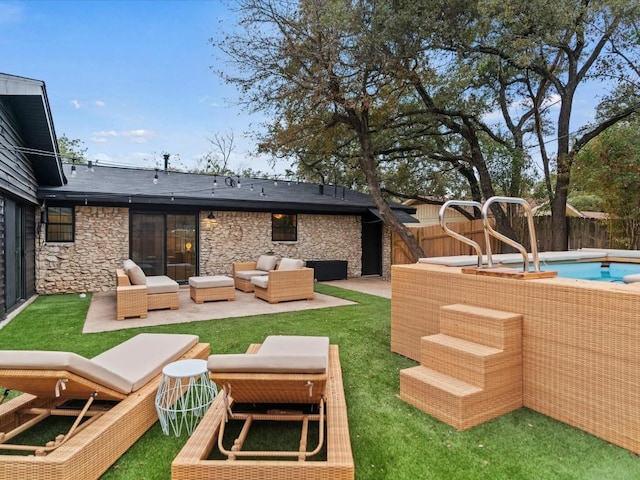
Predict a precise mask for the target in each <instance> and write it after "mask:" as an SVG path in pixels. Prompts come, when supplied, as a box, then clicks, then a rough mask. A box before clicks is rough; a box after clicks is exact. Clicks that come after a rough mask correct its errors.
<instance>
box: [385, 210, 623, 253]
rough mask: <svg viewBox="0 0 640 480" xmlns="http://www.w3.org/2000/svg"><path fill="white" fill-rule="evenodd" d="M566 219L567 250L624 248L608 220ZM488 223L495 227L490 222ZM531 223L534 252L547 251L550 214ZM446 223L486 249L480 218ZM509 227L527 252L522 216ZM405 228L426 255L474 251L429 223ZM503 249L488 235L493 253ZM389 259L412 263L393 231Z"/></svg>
mask: <svg viewBox="0 0 640 480" xmlns="http://www.w3.org/2000/svg"><path fill="white" fill-rule="evenodd" d="M567 222H568V227H569V249H570V250H577V249H579V248H624V247H622V246H621V245H620V243H619V242H618V240H619V239H617V238H614V235H612V233H611V232H612V231H613V230H612V228H611V225H612V221H611V220H599V219H593V218H577V217H568V218H567ZM491 225H492V226H494V227H495V224H494V223H492V224H491ZM534 225H535V229H536V238H537V243H538V251H539V252H546V251H550V250H551V235H552V225H551V217H550V216H537V217H534ZM447 226H448V227H449V228H450V229H451V230H453V231H454V232H457V233H460V234H462V235H464V236H465V237H467V238H470V239H471V240H473V241H475V242H477V243H479V244H480V246H481V247H482V251H483V252H486V248H485V242H484V233H483V227H482V220H472V221H469V222H459V223H452V224H448V225H447ZM513 227H514V230H515V231H516V234H517V236H518V238H519V239H520V240H519V241H520V242H521V243H522V245H524V247H525V248H526V249H527V251H531V249H530V247H529V232H528V229H527V219H526V217H519V218H518V219H516V221H515V222H514V225H513ZM409 230H411V232H412V233H413V234H414V235H415V237H416V238H417V239H418V243H419V244H420V246H421V247H422V250H423V251H424V254H425V256H426V257H448V256H451V255H475V253H476V252H475V251H474V250H473V248H471V247H469V246H468V245H466V244H464V243H462V242H460V241H458V240H456V239H454V238H451V237H450V236H449V235H447V234H446V233H445V232H444V231H443V230H442V228H441V227H440V225H433V226H429V227H409ZM504 248H505V245H504V244H503V243H502V242H498V241H497V240H496V239H495V238H493V237H492V238H491V251H492V252H493V253H502V251H503V249H504ZM391 259H392V264H393V265H401V264H407V263H413V260H411V256H410V255H409V253H408V250H407V247H406V245H405V243H404V242H403V241H402V239H400V237H398V235H397V234H396V233H395V232H394V233H393V234H392V241H391Z"/></svg>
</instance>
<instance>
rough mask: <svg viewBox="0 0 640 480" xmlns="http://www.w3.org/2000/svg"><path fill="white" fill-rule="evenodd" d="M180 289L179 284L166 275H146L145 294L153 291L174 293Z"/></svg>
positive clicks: (150, 293) (153, 292)
mask: <svg viewBox="0 0 640 480" xmlns="http://www.w3.org/2000/svg"><path fill="white" fill-rule="evenodd" d="M179 289H180V285H178V282H176V281H175V280H173V279H171V278H169V277H167V276H166V275H154V276H152V277H147V295H153V294H155V293H174V292H177V291H178V290H179Z"/></svg>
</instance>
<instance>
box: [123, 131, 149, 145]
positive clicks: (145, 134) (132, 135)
mask: <svg viewBox="0 0 640 480" xmlns="http://www.w3.org/2000/svg"><path fill="white" fill-rule="evenodd" d="M121 135H122V136H123V137H126V138H128V139H129V141H130V142H132V143H146V142H147V140H148V139H149V138H150V137H153V136H154V135H155V134H154V132H152V131H150V130H142V129H139V130H129V131H128V132H122V134H121Z"/></svg>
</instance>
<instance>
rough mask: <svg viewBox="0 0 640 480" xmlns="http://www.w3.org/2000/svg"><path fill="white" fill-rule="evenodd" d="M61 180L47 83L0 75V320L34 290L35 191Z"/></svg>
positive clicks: (37, 210)
mask: <svg viewBox="0 0 640 480" xmlns="http://www.w3.org/2000/svg"><path fill="white" fill-rule="evenodd" d="M63 183H64V175H63V173H62V165H61V164H60V161H59V158H58V149H57V140H56V135H55V131H54V128H53V121H52V118H51V111H50V109H49V102H48V100H47V93H46V88H45V84H44V82H41V81H39V80H32V79H29V78H23V77H17V76H14V75H6V74H2V73H0V251H1V252H2V255H0V319H3V318H5V317H6V316H7V313H9V312H11V311H13V310H15V309H16V308H18V307H19V306H20V305H22V304H24V302H25V300H26V299H28V298H30V297H32V296H33V295H34V294H35V293H36V282H35V278H36V257H35V244H36V237H37V235H38V232H37V231H36V227H37V222H36V219H37V217H38V215H39V210H40V209H39V200H38V195H37V190H38V187H39V186H45V187H55V186H61V185H62V184H63Z"/></svg>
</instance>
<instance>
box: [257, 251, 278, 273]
mask: <svg viewBox="0 0 640 480" xmlns="http://www.w3.org/2000/svg"><path fill="white" fill-rule="evenodd" d="M277 262H278V257H275V256H272V255H260V257H259V258H258V262H257V263H256V270H264V271H265V272H268V271H269V270H273V269H274V268H276V263H277Z"/></svg>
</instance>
